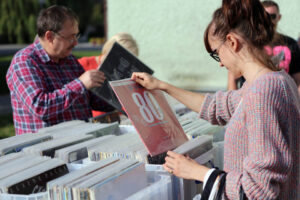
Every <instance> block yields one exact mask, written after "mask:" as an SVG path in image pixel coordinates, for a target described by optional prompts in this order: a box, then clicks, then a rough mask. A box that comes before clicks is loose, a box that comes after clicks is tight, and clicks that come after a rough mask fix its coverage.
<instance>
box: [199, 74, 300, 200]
mask: <svg viewBox="0 0 300 200" xmlns="http://www.w3.org/2000/svg"><path fill="white" fill-rule="evenodd" d="M199 117H200V118H203V119H206V120H208V121H210V122H211V123H212V124H219V125H227V128H226V132H225V142H224V170H225V171H226V172H227V173H228V175H227V177H226V186H225V195H224V197H225V199H232V200H236V199H239V188H240V186H241V185H242V187H243V189H244V191H245V193H246V195H247V197H248V199H300V160H299V157H300V156H299V154H300V126H299V123H300V98H299V94H298V92H297V87H296V84H295V82H294V81H293V79H292V78H291V77H290V76H289V75H288V74H286V73H285V72H284V71H280V72H271V73H267V74H264V75H262V76H260V77H258V78H257V79H256V80H255V81H254V82H253V83H252V84H251V85H250V84H248V83H247V82H246V83H245V84H244V86H243V87H242V88H241V89H240V90H237V91H228V92H222V91H220V92H217V93H215V94H207V95H206V97H205V101H204V104H203V105H202V108H201V110H200V113H199Z"/></svg>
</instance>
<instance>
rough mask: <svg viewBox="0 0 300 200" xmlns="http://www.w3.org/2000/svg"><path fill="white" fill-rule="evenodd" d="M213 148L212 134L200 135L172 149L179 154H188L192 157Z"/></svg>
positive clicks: (194, 157)
mask: <svg viewBox="0 0 300 200" xmlns="http://www.w3.org/2000/svg"><path fill="white" fill-rule="evenodd" d="M212 148H213V143H212V136H208V135H202V136H199V137H196V138H193V139H191V140H189V141H188V142H186V143H184V144H182V145H180V146H179V147H177V148H176V149H174V150H173V151H174V152H176V153H179V154H183V155H188V156H189V157H190V158H192V159H196V158H197V157H199V156H201V155H203V154H205V153H206V152H208V151H210V150H211V149H212Z"/></svg>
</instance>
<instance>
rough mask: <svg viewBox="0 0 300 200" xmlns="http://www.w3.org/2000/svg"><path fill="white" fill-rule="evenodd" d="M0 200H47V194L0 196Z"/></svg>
mask: <svg viewBox="0 0 300 200" xmlns="http://www.w3.org/2000/svg"><path fill="white" fill-rule="evenodd" d="M0 199H1V200H48V199H49V198H48V192H41V193H36V194H30V195H18V194H0Z"/></svg>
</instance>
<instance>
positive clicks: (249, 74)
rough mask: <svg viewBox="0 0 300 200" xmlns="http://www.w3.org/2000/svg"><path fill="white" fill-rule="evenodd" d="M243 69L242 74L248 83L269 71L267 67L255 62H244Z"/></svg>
mask: <svg viewBox="0 0 300 200" xmlns="http://www.w3.org/2000/svg"><path fill="white" fill-rule="evenodd" d="M243 69H244V70H243V72H242V74H243V76H244V78H245V79H246V81H247V82H248V83H249V84H252V83H253V82H254V81H255V80H256V79H257V78H258V77H260V76H261V75H263V74H266V73H268V72H271V70H270V69H269V68H267V67H265V66H263V65H261V64H259V63H256V62H249V63H245V65H244V66H243Z"/></svg>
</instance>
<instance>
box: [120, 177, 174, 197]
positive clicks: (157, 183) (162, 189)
mask: <svg viewBox="0 0 300 200" xmlns="http://www.w3.org/2000/svg"><path fill="white" fill-rule="evenodd" d="M152 181H154V182H153V183H149V184H150V185H149V186H148V187H146V188H144V189H142V190H140V191H138V192H136V193H135V194H133V195H131V196H129V197H128V198H126V199H127V200H139V199H141V200H172V199H173V194H172V179H171V176H169V175H157V176H155V177H153V180H152Z"/></svg>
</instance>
